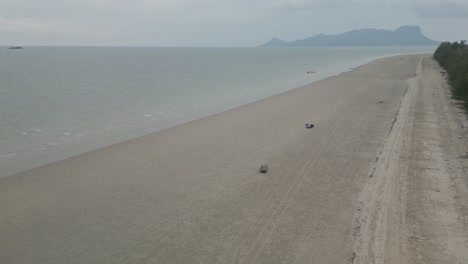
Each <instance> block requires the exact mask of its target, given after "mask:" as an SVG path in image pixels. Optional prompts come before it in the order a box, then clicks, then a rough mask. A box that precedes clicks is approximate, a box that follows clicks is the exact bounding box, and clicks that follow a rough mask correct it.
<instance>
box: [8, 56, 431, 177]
mask: <svg viewBox="0 0 468 264" xmlns="http://www.w3.org/2000/svg"><path fill="white" fill-rule="evenodd" d="M434 50H435V47H352V48H351V47H350V48H341V47H340V48H130V47H128V48H124V47H26V48H25V49H23V50H9V49H7V48H6V47H0V74H1V78H0V177H2V176H7V175H10V174H13V173H15V172H19V171H22V170H26V169H29V168H33V167H35V166H39V165H42V164H45V163H49V162H52V161H55V160H59V159H63V158H66V157H69V156H72V155H76V154H79V153H83V152H86V151H89V150H92V149H96V148H100V147H103V146H106V145H110V144H113V143H116V142H120V141H123V140H126V139H130V138H134V137H137V136H141V135H144V134H148V133H151V132H154V131H158V130H161V129H164V128H168V127H171V126H174V125H177V124H181V123H184V122H187V121H189V120H193V119H197V118H200V117H203V116H207V115H210V114H213V113H217V112H220V111H223V110H227V109H230V108H234V107H236V106H240V105H243V104H246V103H249V102H252V101H256V100H258V99H261V98H265V97H268V96H271V95H274V94H278V93H281V92H284V91H287V90H290V89H293V88H296V87H299V86H302V85H304V84H307V83H311V82H314V81H317V80H319V79H323V78H326V77H329V76H332V75H336V74H339V73H340V72H343V71H348V70H349V69H350V68H352V67H355V66H358V65H361V64H364V63H366V62H369V61H371V60H373V59H376V58H380V57H386V56H390V55H397V54H404V53H421V52H430V53H432V52H433V51H434ZM307 71H316V73H314V74H307Z"/></svg>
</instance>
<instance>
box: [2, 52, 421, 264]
mask: <svg viewBox="0 0 468 264" xmlns="http://www.w3.org/2000/svg"><path fill="white" fill-rule="evenodd" d="M421 57H424V55H405V56H396V57H392V58H387V59H381V60H377V61H374V62H371V63H369V64H367V65H364V66H361V67H358V68H356V69H355V70H354V71H352V72H347V73H343V74H341V75H340V76H336V77H332V78H327V79H325V80H322V81H319V82H316V83H314V84H313V85H307V86H303V87H301V88H298V89H294V90H291V91H289V92H285V93H282V94H279V95H276V96H272V97H268V98H266V99H263V100H260V101H257V102H255V103H251V104H248V105H245V106H242V107H238V108H235V109H233V110H229V111H225V112H222V113H218V114H215V115H212V116H208V117H205V118H202V119H199V120H197V121H194V122H189V123H185V124H182V125H179V126H176V127H173V128H170V129H166V130H162V131H160V132H157V133H153V134H149V135H145V136H142V137H138V138H135V139H132V140H129V141H125V142H122V143H118V144H114V145H111V146H108V147H105V148H100V149H98V150H95V151H91V152H87V153H84V154H81V155H78V156H74V157H71V158H68V159H65V160H61V161H58V162H54V163H50V164H47V165H44V166H41V167H38V168H35V169H32V170H29V171H25V172H23V173H19V174H16V175H14V176H11V177H5V178H1V179H0V208H1V211H2V214H0V234H1V235H0V251H1V252H4V254H1V255H0V262H2V263H3V262H5V263H12V262H14V263H19V264H21V263H31V262H47V263H63V262H64V260H66V261H65V262H67V263H109V262H112V263H131V262H138V261H139V262H146V263H151V262H158V263H165V262H167V263H216V262H228V261H230V262H234V263H284V260H286V259H287V260H292V261H294V262H298V263H301V262H314V263H344V262H346V261H347V260H348V259H350V258H351V257H352V254H353V244H354V241H355V238H354V237H353V228H354V221H353V219H354V216H355V213H356V208H357V206H358V202H359V194H360V193H361V191H362V188H363V186H364V184H365V183H366V181H367V180H368V179H369V173H370V172H371V171H370V170H371V168H372V167H373V166H374V165H375V162H376V156H377V155H378V151H379V149H380V148H381V147H382V144H383V142H384V140H385V139H386V138H387V136H388V131H389V130H390V128H391V127H392V123H393V121H394V117H395V114H396V113H397V111H398V109H399V107H400V101H401V98H402V96H403V95H404V91H405V90H406V88H407V82H406V80H407V79H409V78H411V77H412V76H414V73H415V71H416V68H417V65H418V62H419V60H420V58H421ZM305 123H313V124H314V125H315V127H314V128H313V129H306V128H305ZM262 163H267V164H268V165H269V168H270V169H269V171H268V173H267V174H262V173H260V172H259V166H260V164H262ZM12 241H14V243H12ZM44 241H47V243H44Z"/></svg>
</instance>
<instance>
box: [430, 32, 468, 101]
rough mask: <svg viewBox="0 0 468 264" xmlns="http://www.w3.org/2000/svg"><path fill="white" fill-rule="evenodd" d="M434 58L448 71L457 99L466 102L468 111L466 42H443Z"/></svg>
mask: <svg viewBox="0 0 468 264" xmlns="http://www.w3.org/2000/svg"><path fill="white" fill-rule="evenodd" d="M434 58H435V59H436V60H437V61H438V62H439V64H440V65H441V66H442V67H443V68H444V69H445V70H446V71H447V75H448V81H449V83H450V85H451V86H452V94H453V96H454V98H455V99H458V100H462V101H463V102H464V107H465V109H467V110H468V45H467V44H466V40H462V41H460V43H458V42H453V43H450V42H443V43H441V44H440V45H439V47H438V48H437V50H436V51H435V53H434Z"/></svg>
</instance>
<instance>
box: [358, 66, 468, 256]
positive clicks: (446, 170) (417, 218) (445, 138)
mask: <svg viewBox="0 0 468 264" xmlns="http://www.w3.org/2000/svg"><path fill="white" fill-rule="evenodd" d="M440 71H441V69H440V68H439V66H438V64H437V63H436V62H434V61H433V60H432V58H430V57H424V58H422V59H421V61H420V64H419V66H418V69H417V71H416V74H415V76H414V77H413V78H411V79H409V80H408V89H407V92H406V93H405V97H404V98H403V100H402V102H401V106H400V109H399V111H398V114H397V116H396V118H395V123H394V125H393V127H392V130H391V132H390V134H389V137H388V139H387V140H386V142H385V144H384V146H383V148H382V150H381V152H380V154H379V157H378V162H377V165H376V167H375V170H374V172H373V174H372V176H373V177H371V178H370V179H369V180H368V182H367V183H366V186H365V188H364V191H363V193H361V197H360V202H359V208H358V214H357V217H356V228H355V234H356V237H357V239H356V243H355V253H354V255H353V258H352V259H351V262H352V263H426V264H427V263H468V210H467V209H468V192H467V177H466V168H468V161H467V158H468V155H466V152H467V151H468V138H467V137H466V133H464V132H465V131H464V130H465V129H464V127H466V125H465V124H466V115H465V114H464V113H462V112H461V111H460V110H458V109H457V108H456V107H455V106H454V102H453V101H452V100H451V99H450V93H449V88H448V86H447V84H446V83H445V81H444V80H443V79H442V76H441V74H440Z"/></svg>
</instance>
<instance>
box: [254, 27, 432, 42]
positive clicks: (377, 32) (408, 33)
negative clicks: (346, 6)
mask: <svg viewBox="0 0 468 264" xmlns="http://www.w3.org/2000/svg"><path fill="white" fill-rule="evenodd" d="M439 43H440V42H439V41H435V40H432V39H429V38H427V37H426V36H424V35H423V33H422V32H421V29H420V28H419V27H418V26H402V27H400V28H398V29H397V30H395V31H391V30H382V29H375V28H364V29H358V30H353V31H349V32H346V33H343V34H338V35H324V34H320V35H316V36H314V37H310V38H306V39H299V40H295V41H292V42H285V41H283V40H281V39H278V38H273V39H271V40H270V41H269V42H267V43H265V44H263V45H260V47H310V46H436V45H439Z"/></svg>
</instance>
